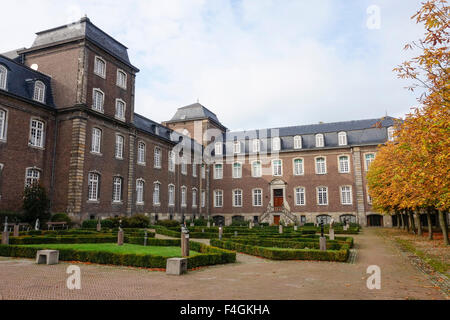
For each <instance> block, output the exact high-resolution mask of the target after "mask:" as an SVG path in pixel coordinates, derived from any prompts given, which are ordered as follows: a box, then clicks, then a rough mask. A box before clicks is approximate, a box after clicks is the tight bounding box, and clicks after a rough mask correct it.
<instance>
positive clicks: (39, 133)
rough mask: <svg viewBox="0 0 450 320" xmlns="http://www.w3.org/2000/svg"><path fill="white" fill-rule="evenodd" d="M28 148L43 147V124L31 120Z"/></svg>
mask: <svg viewBox="0 0 450 320" xmlns="http://www.w3.org/2000/svg"><path fill="white" fill-rule="evenodd" d="M29 144H30V146H33V147H39V148H43V147H44V122H43V121H40V120H37V119H32V120H31V124H30V141H29Z"/></svg>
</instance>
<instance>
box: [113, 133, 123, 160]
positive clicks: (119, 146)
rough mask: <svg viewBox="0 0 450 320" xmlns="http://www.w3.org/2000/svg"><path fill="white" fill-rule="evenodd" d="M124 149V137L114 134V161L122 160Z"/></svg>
mask: <svg viewBox="0 0 450 320" xmlns="http://www.w3.org/2000/svg"><path fill="white" fill-rule="evenodd" d="M124 148H125V137H124V136H123V135H121V134H118V133H116V148H115V152H114V153H115V157H116V159H119V160H123V150H124Z"/></svg>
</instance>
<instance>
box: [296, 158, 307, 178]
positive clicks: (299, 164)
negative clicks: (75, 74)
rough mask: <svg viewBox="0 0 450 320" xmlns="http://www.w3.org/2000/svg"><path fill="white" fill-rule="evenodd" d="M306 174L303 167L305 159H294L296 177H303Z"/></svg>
mask: <svg viewBox="0 0 450 320" xmlns="http://www.w3.org/2000/svg"><path fill="white" fill-rule="evenodd" d="M304 173H305V170H304V165H303V159H302V158H298V159H294V175H295V176H301V175H303V174H304Z"/></svg>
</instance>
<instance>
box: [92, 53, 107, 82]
mask: <svg viewBox="0 0 450 320" xmlns="http://www.w3.org/2000/svg"><path fill="white" fill-rule="evenodd" d="M94 73H95V74H96V75H99V76H100V77H102V78H105V77H106V62H105V60H103V59H102V58H100V57H95V62H94Z"/></svg>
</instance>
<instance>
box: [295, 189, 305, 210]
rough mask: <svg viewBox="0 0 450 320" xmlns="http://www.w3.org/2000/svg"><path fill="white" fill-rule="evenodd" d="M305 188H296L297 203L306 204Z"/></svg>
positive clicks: (298, 204)
mask: <svg viewBox="0 0 450 320" xmlns="http://www.w3.org/2000/svg"><path fill="white" fill-rule="evenodd" d="M305 203H306V202H305V188H304V187H297V188H295V205H296V206H304V205H305Z"/></svg>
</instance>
